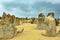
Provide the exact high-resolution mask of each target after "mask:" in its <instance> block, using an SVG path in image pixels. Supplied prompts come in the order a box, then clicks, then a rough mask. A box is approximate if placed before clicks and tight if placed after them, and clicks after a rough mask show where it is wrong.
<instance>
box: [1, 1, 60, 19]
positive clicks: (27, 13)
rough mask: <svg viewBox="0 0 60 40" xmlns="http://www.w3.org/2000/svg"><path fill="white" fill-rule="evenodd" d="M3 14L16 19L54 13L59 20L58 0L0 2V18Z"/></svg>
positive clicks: (59, 4) (59, 8) (59, 7)
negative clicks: (13, 16)
mask: <svg viewBox="0 0 60 40" xmlns="http://www.w3.org/2000/svg"><path fill="white" fill-rule="evenodd" d="M3 12H6V13H7V14H8V13H9V14H11V15H15V16H17V17H37V16H38V14H39V13H41V12H42V13H43V14H44V15H47V14H48V13H49V12H54V13H55V17H57V18H60V1H59V0H53V1H52V0H0V16H2V14H3Z"/></svg>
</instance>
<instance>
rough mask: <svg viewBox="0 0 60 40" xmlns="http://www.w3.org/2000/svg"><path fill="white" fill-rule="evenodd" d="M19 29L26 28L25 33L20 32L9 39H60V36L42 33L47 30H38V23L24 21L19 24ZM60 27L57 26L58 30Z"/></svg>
mask: <svg viewBox="0 0 60 40" xmlns="http://www.w3.org/2000/svg"><path fill="white" fill-rule="evenodd" d="M17 28H18V30H19V29H20V28H24V31H23V33H20V34H18V35H17V36H15V37H14V38H12V39H9V40H60V37H59V36H57V37H47V36H44V35H42V34H44V33H45V30H37V29H36V28H37V24H30V23H24V24H21V25H19V26H17ZM59 29H60V26H57V30H59Z"/></svg>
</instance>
